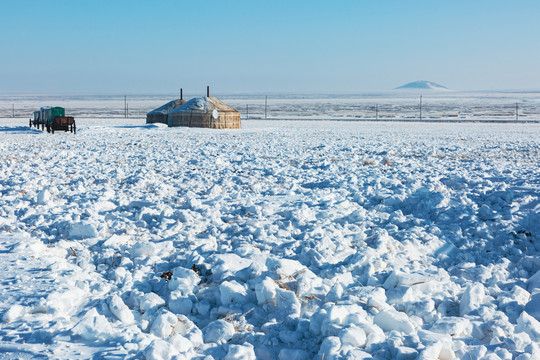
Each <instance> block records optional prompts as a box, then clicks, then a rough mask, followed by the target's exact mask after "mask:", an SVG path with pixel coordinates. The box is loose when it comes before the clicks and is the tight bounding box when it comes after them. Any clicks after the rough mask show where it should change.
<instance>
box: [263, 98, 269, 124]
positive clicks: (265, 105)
mask: <svg viewBox="0 0 540 360" xmlns="http://www.w3.org/2000/svg"><path fill="white" fill-rule="evenodd" d="M264 118H265V119H267V118H268V96H265V97H264Z"/></svg>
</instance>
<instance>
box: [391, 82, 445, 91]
mask: <svg viewBox="0 0 540 360" xmlns="http://www.w3.org/2000/svg"><path fill="white" fill-rule="evenodd" d="M394 90H448V88H447V87H445V86H442V85H440V84H437V83H434V82H432V81H426V80H419V81H413V82H410V83H407V84H405V85H401V86H398V87H397V88H395V89H394Z"/></svg>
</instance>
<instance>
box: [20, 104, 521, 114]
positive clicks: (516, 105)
mask: <svg viewBox="0 0 540 360" xmlns="http://www.w3.org/2000/svg"><path fill="white" fill-rule="evenodd" d="M516 106H517V104H516ZM11 115H12V117H15V104H11Z"/></svg>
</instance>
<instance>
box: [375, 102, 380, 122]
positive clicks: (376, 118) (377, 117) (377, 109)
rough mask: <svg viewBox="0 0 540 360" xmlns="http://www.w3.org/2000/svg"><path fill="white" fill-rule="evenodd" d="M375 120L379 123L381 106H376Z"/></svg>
mask: <svg viewBox="0 0 540 360" xmlns="http://www.w3.org/2000/svg"><path fill="white" fill-rule="evenodd" d="M375 120H377V121H379V104H376V105H375Z"/></svg>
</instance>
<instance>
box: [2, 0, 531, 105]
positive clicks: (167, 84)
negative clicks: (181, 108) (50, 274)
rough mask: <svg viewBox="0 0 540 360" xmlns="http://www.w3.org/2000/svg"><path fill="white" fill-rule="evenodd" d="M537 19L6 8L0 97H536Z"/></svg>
mask: <svg viewBox="0 0 540 360" xmlns="http://www.w3.org/2000/svg"><path fill="white" fill-rule="evenodd" d="M538 19H540V1H538V0H530V1H527V0H523V1H520V0H517V1H499V0H489V1H487V0H477V1H461V0H453V1H434V0H431V1H424V0H417V1H415V0H411V1H404V0H401V1H382V0H381V1H379V0H377V1H376V0H369V1H367V0H365V1H362V0H357V1H346V0H344V1H309V2H308V1H281V0H274V1H254V0H252V1H234V0H229V1H223V0H222V1H211V0H207V1H189V2H187V1H135V0H133V1H121V0H108V1H99V0H97V1H96V0H94V1H82V0H71V1H24V0H20V1H19V0H18V1H14V0H13V1H10V0H0V48H1V49H2V51H0V92H2V93H145V94H146V93H148V94H151V93H175V92H176V91H177V89H178V88H179V87H183V88H184V89H186V91H189V92H190V93H191V92H194V91H196V89H202V90H201V91H204V89H205V86H206V85H207V84H209V85H211V86H212V88H213V89H214V90H215V92H216V93H222V94H226V93H243V94H247V93H252V92H255V93H266V92H268V93H276V92H287V93H289V92H299V93H301V92H310V93H359V92H366V91H380V90H389V89H392V88H394V87H396V86H399V85H402V84H404V83H406V82H410V81H415V80H430V81H434V82H437V83H440V84H443V85H445V86H447V87H449V88H452V89H456V90H504V89H526V90H530V89H540V46H539V44H540V23H539V20H538Z"/></svg>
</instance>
